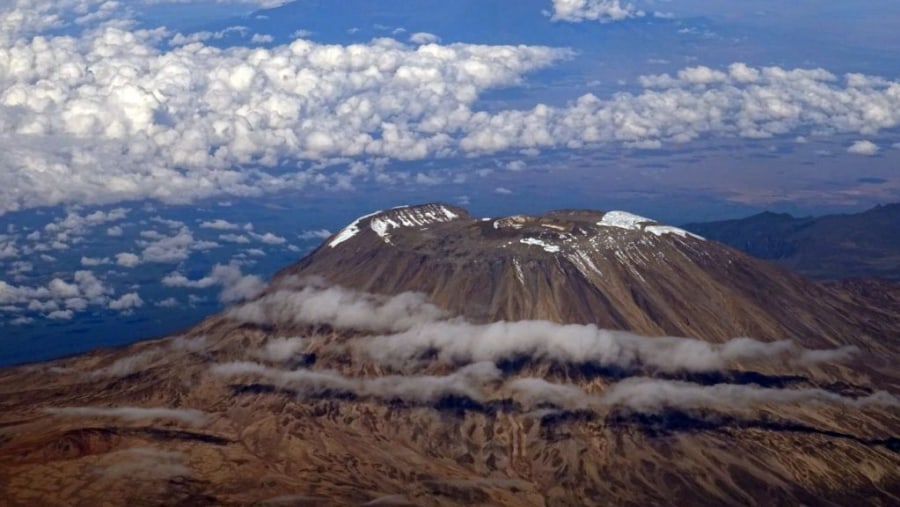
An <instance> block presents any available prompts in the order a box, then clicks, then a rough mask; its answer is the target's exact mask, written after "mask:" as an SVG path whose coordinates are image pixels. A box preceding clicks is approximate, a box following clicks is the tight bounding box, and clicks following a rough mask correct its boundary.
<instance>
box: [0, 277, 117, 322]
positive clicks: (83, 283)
mask: <svg viewBox="0 0 900 507" xmlns="http://www.w3.org/2000/svg"><path fill="white" fill-rule="evenodd" d="M113 292H114V291H113V289H112V288H110V287H109V286H107V285H106V284H105V283H104V282H103V281H102V280H100V279H99V278H97V276H96V275H95V274H94V273H93V272H91V271H87V270H79V271H76V272H75V273H74V275H73V276H72V279H71V281H66V280H64V279H62V278H53V279H52V280H50V281H49V282H48V283H47V284H46V285H43V286H27V285H12V284H10V283H9V282H6V281H3V280H0V305H8V306H11V307H16V308H21V307H24V308H26V309H28V310H29V311H33V312H44V313H46V317H47V318H50V319H56V320H70V319H72V318H73V317H74V315H75V313H76V312H81V311H84V310H86V309H87V308H88V307H89V306H100V307H106V306H107V304H108V303H109V301H110V296H111V295H112V294H113Z"/></svg>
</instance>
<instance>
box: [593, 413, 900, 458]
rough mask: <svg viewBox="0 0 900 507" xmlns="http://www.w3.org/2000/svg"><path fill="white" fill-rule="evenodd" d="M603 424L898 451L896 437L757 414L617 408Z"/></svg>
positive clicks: (657, 432)
mask: <svg viewBox="0 0 900 507" xmlns="http://www.w3.org/2000/svg"><path fill="white" fill-rule="evenodd" d="M605 423H606V424H607V425H608V426H609V427H611V428H617V429H625V428H635V429H639V430H640V431H642V432H643V433H645V434H646V435H648V436H650V437H665V436H669V435H672V434H674V433H697V432H703V431H716V432H721V433H726V434H734V432H735V431H737V430H743V429H761V430H766V431H774V432H779V433H796V434H805V435H820V436H825V437H829V438H839V439H844V440H852V441H854V442H857V443H859V444H862V445H865V446H870V447H871V446H883V447H885V448H887V449H889V450H891V451H893V452H900V437H888V438H881V439H868V438H861V437H858V436H856V435H851V434H849V433H842V432H839V431H833V430H827V429H821V428H816V427H813V426H809V425H806V424H803V423H799V422H794V421H786V420H780V419H772V418H770V417H768V416H761V417H760V418H758V419H744V418H740V417H736V416H732V415H726V414H721V413H716V412H711V411H696V412H687V411H682V410H665V411H663V412H661V413H658V414H644V413H637V412H632V411H629V410H624V409H620V410H615V411H613V412H611V413H610V414H609V415H608V416H607V417H606V419H605Z"/></svg>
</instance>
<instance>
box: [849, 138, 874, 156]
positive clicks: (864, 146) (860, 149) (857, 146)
mask: <svg viewBox="0 0 900 507" xmlns="http://www.w3.org/2000/svg"><path fill="white" fill-rule="evenodd" d="M878 150H879V148H878V145H877V144H875V143H873V142H872V141H856V142H855V143H853V144H852V145H851V146H850V147H849V148H847V153H852V154H854V155H866V156H872V155H875V154H876V153H878Z"/></svg>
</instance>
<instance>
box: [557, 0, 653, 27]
mask: <svg viewBox="0 0 900 507" xmlns="http://www.w3.org/2000/svg"><path fill="white" fill-rule="evenodd" d="M552 1H553V12H552V13H550V19H552V20H553V21H567V22H570V23H580V22H582V21H599V22H601V23H608V22H611V21H621V20H623V19H628V18H637V17H642V16H644V12H643V11H641V10H638V9H636V8H635V7H634V6H633V5H631V4H628V3H623V2H622V1H621V0H552Z"/></svg>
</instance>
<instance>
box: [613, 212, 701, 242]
mask: <svg viewBox="0 0 900 507" xmlns="http://www.w3.org/2000/svg"><path fill="white" fill-rule="evenodd" d="M597 225H600V226H604V227H616V228H619V229H625V230H629V231H644V232H649V233H651V234H653V235H655V236H662V235H664V234H674V235H676V236H680V237H682V238H686V237H688V236H690V237H692V238H696V239H704V238H703V237H702V236H698V235H696V234H694V233H692V232H688V231H686V230H684V229H679V228H678V227H672V226H671V225H658V224H657V223H656V220H653V219H650V218H646V217H642V216H640V215H635V214H634V213H628V212H627V211H608V212H607V213H606V214H605V215H603V218H602V219H600V221H599V222H597Z"/></svg>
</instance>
